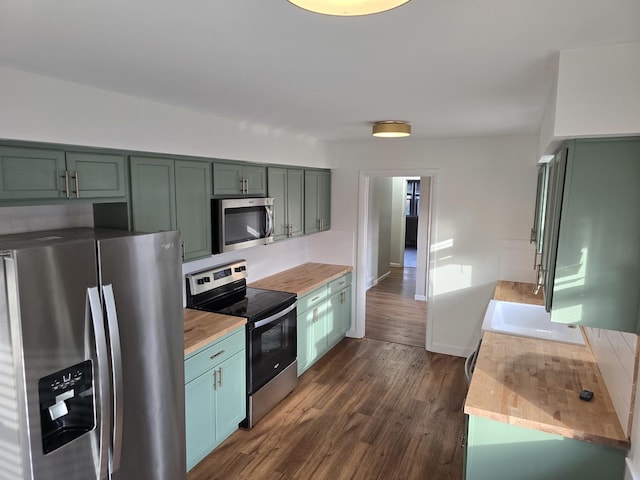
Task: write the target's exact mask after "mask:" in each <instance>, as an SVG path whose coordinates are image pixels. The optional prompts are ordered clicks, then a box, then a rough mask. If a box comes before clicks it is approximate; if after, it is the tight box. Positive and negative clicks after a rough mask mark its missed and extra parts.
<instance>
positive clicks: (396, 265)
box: [389, 262, 402, 268]
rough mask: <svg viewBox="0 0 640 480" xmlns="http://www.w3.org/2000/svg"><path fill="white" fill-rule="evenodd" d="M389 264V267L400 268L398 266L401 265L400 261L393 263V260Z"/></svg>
mask: <svg viewBox="0 0 640 480" xmlns="http://www.w3.org/2000/svg"><path fill="white" fill-rule="evenodd" d="M389 266H390V267H397V268H400V267H402V264H400V263H395V262H391V263H390V264H389Z"/></svg>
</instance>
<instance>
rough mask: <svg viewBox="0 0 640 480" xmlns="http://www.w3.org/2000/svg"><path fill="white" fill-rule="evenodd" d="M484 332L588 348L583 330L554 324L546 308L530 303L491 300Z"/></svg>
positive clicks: (485, 317)
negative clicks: (585, 345)
mask: <svg viewBox="0 0 640 480" xmlns="http://www.w3.org/2000/svg"><path fill="white" fill-rule="evenodd" d="M482 331H483V332H498V333H506V334H509V335H517V336H520V337H531V338H543V339H545V340H554V341H556V342H566V343H574V344H576V345H584V338H583V337H582V331H581V330H580V328H578V327H576V326H573V325H565V324H562V323H553V322H552V321H551V316H550V315H549V314H548V313H547V312H546V311H545V309H544V307H543V306H542V305H530V304H528V303H514V302H501V301H498V300H490V301H489V306H488V307H487V312H486V313H485V314H484V321H483V322H482Z"/></svg>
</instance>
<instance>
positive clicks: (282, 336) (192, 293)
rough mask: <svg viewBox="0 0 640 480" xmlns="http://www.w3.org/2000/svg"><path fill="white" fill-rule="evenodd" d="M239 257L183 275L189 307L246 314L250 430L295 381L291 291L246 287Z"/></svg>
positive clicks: (294, 303)
mask: <svg viewBox="0 0 640 480" xmlns="http://www.w3.org/2000/svg"><path fill="white" fill-rule="evenodd" d="M246 277H247V263H246V262H245V261H244V260H242V261H239V262H235V263H232V264H228V265H222V266H219V267H216V268H213V269H210V270H205V271H201V272H197V273H193V274H190V275H187V276H186V282H187V306H188V307H190V308H196V309H199V310H206V311H209V312H217V313H222V314H225V315H233V316H239V317H246V318H247V327H246V337H247V418H246V420H245V421H244V422H243V423H242V424H241V425H242V426H243V427H246V428H252V427H253V426H254V425H255V424H256V423H257V422H258V421H260V419H261V418H262V417H264V416H265V415H266V414H267V413H268V412H269V411H270V410H271V409H272V408H273V407H275V406H276V405H277V404H278V402H280V400H282V399H283V398H284V397H286V396H287V395H288V394H289V393H290V392H291V391H292V390H293V389H294V388H295V386H296V385H297V384H298V373H297V372H298V362H297V316H296V306H297V301H296V295H295V293H287V292H277V291H273V290H264V289H261V288H251V287H247V283H246Z"/></svg>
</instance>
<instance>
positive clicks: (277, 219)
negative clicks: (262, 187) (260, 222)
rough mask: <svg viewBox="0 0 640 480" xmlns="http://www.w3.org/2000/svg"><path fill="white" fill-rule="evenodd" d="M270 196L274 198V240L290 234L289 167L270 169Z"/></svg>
mask: <svg viewBox="0 0 640 480" xmlns="http://www.w3.org/2000/svg"><path fill="white" fill-rule="evenodd" d="M268 177H269V196H270V197H272V198H273V235H274V240H282V239H283V238H287V236H288V228H287V225H288V224H289V221H288V219H287V206H288V202H287V169H285V168H271V167H269V169H268Z"/></svg>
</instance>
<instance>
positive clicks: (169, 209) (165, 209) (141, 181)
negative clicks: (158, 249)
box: [130, 157, 177, 232]
mask: <svg viewBox="0 0 640 480" xmlns="http://www.w3.org/2000/svg"><path fill="white" fill-rule="evenodd" d="M130 161H131V166H130V168H131V212H132V217H133V229H134V230H136V231H138V232H159V231H161V230H175V229H176V228H177V224H176V194H175V166H174V161H173V160H168V159H164V158H151V157H131V159H130Z"/></svg>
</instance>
